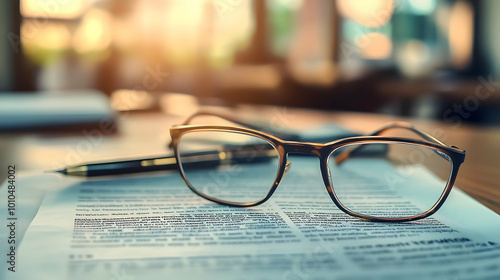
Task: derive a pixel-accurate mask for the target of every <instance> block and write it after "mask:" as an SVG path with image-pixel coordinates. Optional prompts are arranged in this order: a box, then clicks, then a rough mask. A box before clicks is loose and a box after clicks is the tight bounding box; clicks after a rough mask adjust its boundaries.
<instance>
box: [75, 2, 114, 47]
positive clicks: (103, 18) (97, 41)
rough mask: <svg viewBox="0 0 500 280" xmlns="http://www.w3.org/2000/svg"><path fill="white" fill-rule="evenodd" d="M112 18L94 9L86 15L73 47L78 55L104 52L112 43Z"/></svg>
mask: <svg viewBox="0 0 500 280" xmlns="http://www.w3.org/2000/svg"><path fill="white" fill-rule="evenodd" d="M111 20H112V19H111V16H110V14H109V13H108V12H107V11H103V10H97V9H93V10H91V11H89V12H87V13H86V14H85V16H84V17H83V19H82V22H81V24H80V26H79V27H78V29H77V30H76V32H75V36H74V38H73V47H74V49H75V50H76V51H77V52H78V53H87V52H92V51H103V50H105V49H106V48H107V47H108V46H109V44H110V43H111V23H112V21H111Z"/></svg>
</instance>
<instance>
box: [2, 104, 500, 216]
mask: <svg viewBox="0 0 500 280" xmlns="http://www.w3.org/2000/svg"><path fill="white" fill-rule="evenodd" d="M238 112H239V114H241V115H248V116H257V115H258V116H266V120H267V121H269V126H270V127H271V128H272V129H281V128H283V127H285V126H296V127H299V128H300V127H308V126H311V125H313V124H318V123H321V122H333V123H339V124H342V125H343V126H345V127H348V128H350V129H352V130H356V131H360V132H363V133H369V132H371V131H373V130H374V129H376V128H378V127H379V126H381V125H383V124H385V123H387V122H390V121H396V120H403V121H409V122H412V123H415V124H416V125H417V126H418V127H419V128H422V129H424V130H426V131H428V132H430V133H431V134H434V135H435V136H437V137H438V138H440V139H442V140H444V142H446V143H447V144H453V145H456V146H458V147H460V148H462V149H465V150H466V151H467V156H466V160H465V163H464V164H463V165H462V167H461V169H460V173H459V176H458V179H457V182H456V184H455V186H456V187H459V188H460V189H462V190H464V191H465V192H466V193H468V194H469V195H471V196H472V197H474V198H475V199H477V200H479V201H480V202H481V203H483V204H484V205H486V206H487V207H489V208H490V209H492V210H494V211H495V212H496V213H498V214H500V127H495V128H481V127H475V126H469V125H464V124H462V125H460V126H455V127H454V126H452V125H449V124H444V123H439V122H434V121H422V120H411V119H402V118H395V117H390V116H384V115H374V114H362V113H338V112H336V113H331V112H319V111H310V110H299V109H286V108H272V107H268V108H254V107H241V108H239V109H238ZM183 118H184V117H180V116H171V115H165V114H160V113H140V114H139V113H136V114H125V115H119V117H118V120H119V131H120V132H119V133H118V134H113V135H107V136H99V135H98V133H96V131H92V130H88V131H84V130H82V131H78V132H72V133H65V132H55V133H54V132H51V133H47V134H31V133H23V134H16V135H12V134H10V135H5V134H4V135H2V136H1V138H0V152H1V155H2V157H1V160H0V161H1V162H2V166H4V171H2V172H1V173H0V179H1V180H2V181H3V180H4V179H5V178H6V174H7V165H9V164H15V165H16V166H17V167H18V170H19V171H35V172H40V171H42V170H50V169H55V168H60V167H62V166H63V165H70V164H76V163H79V161H81V162H85V161H87V162H88V161H95V160H105V159H109V158H117V157H119V158H124V157H140V156H154V155H160V154H165V153H168V150H167V149H166V147H165V144H166V143H167V141H168V139H169V136H168V128H169V127H170V126H171V125H172V124H176V123H180V122H181V121H182V120H183Z"/></svg>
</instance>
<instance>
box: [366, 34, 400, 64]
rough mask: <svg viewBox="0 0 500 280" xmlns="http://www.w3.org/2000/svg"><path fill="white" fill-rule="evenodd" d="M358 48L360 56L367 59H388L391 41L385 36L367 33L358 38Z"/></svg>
mask: <svg viewBox="0 0 500 280" xmlns="http://www.w3.org/2000/svg"><path fill="white" fill-rule="evenodd" d="M358 42H362V43H358V47H359V49H360V51H361V55H362V56H363V57H364V58H368V59H384V58H388V57H389V56H390V55H391V52H392V41H391V39H390V38H389V37H387V35H384V34H381V33H375V32H374V33H369V34H365V35H363V36H361V38H359V40H358Z"/></svg>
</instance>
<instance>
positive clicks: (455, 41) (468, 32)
mask: <svg viewBox="0 0 500 280" xmlns="http://www.w3.org/2000/svg"><path fill="white" fill-rule="evenodd" d="M473 24H474V15H473V11H472V7H471V6H470V4H468V3H466V2H464V1H459V2H456V3H455V5H454V6H453V8H452V10H451V17H450V31H449V36H450V49H451V61H452V64H453V66H455V67H457V68H465V67H466V66H467V65H468V64H469V62H470V59H471V55H472V41H473V39H474V30H473V28H474V27H473Z"/></svg>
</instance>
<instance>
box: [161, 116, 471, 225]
mask: <svg viewBox="0 0 500 280" xmlns="http://www.w3.org/2000/svg"><path fill="white" fill-rule="evenodd" d="M199 115H211V116H217V117H220V118H222V119H226V120H229V121H231V122H233V123H237V124H241V125H245V124H244V123H242V122H240V121H238V120H236V119H234V118H232V117H230V116H224V115H221V114H214V113H205V112H200V113H197V114H195V115H193V116H191V117H190V118H188V120H187V121H186V122H185V124H183V125H175V126H173V127H171V128H170V136H171V138H172V142H171V143H170V145H169V147H171V148H172V149H173V150H174V155H175V158H176V162H177V165H178V170H179V171H180V174H181V177H182V179H183V180H184V182H185V183H186V185H187V186H188V187H189V188H190V189H191V191H193V192H194V193H196V194H197V195H199V196H201V197H203V198H205V199H207V200H209V201H213V202H215V203H218V204H222V205H228V206H235V207H252V206H257V205H260V204H262V203H264V202H266V201H267V200H268V199H269V198H271V196H272V195H273V193H274V192H275V191H276V189H277V187H278V185H279V183H280V182H281V180H282V179H283V178H284V176H285V175H286V173H287V172H288V170H289V168H290V166H291V162H290V161H288V155H289V154H308V155H315V156H317V157H318V158H319V161H320V170H321V175H322V179H323V183H324V184H325V187H326V189H327V192H328V194H329V196H330V198H331V199H332V200H333V202H334V204H335V205H336V206H337V207H338V208H339V209H340V210H341V211H343V212H344V213H346V214H348V215H351V216H353V217H356V218H359V219H362V220H367V221H372V222H409V221H415V220H419V219H423V218H426V217H429V216H430V215H432V214H434V213H435V212H436V211H437V210H439V208H441V206H442V205H443V203H444V202H445V200H446V198H447V197H448V195H449V193H450V191H451V189H452V188H453V185H454V184H455V180H456V178H457V175H458V170H459V168H460V166H461V164H462V163H463V162H464V160H465V150H463V149H460V148H458V147H456V146H453V145H451V146H448V145H446V144H444V143H443V142H442V141H440V140H438V139H437V138H435V137H434V136H432V135H430V134H428V133H427V132H424V131H422V130H419V129H417V128H416V127H415V126H413V125H412V124H410V123H406V122H393V123H389V124H387V125H385V126H383V127H381V128H380V129H378V130H376V131H374V132H373V133H371V134H370V135H367V136H355V137H347V138H343V139H338V140H335V141H332V142H328V143H324V144H322V143H311V142H299V141H288V140H283V139H280V138H278V137H276V136H273V135H271V134H268V133H265V132H262V131H258V130H255V129H252V128H244V127H237V126H226V125H188V123H189V122H190V121H191V120H192V119H193V118H194V117H196V116H199ZM245 126H246V125H245ZM395 128H398V129H406V130H410V131H412V132H414V133H416V134H418V135H419V136H421V137H422V138H424V139H425V140H427V141H422V140H417V139H411V138H404V137H392V136H391V137H385V136H379V135H380V134H382V133H383V132H385V131H387V130H390V129H395ZM195 131H221V132H224V131H225V132H233V133H240V134H246V135H249V136H254V137H258V138H260V139H263V140H265V141H267V142H268V143H270V144H271V145H272V146H273V147H274V148H275V149H276V151H277V152H278V155H279V160H280V163H279V165H278V172H277V174H276V177H275V180H274V183H273V185H272V186H271V188H270V190H269V192H268V193H267V195H266V196H265V197H264V198H262V199H260V200H258V201H254V202H249V203H238V202H230V201H226V200H222V199H218V198H215V197H211V196H208V195H206V194H204V193H202V192H200V191H198V190H197V189H196V188H195V187H193V186H192V185H191V183H190V182H189V180H188V179H187V177H186V174H185V171H184V168H183V166H182V162H181V160H180V158H181V156H180V153H179V149H178V146H179V142H180V140H181V137H182V135H184V134H186V133H189V132H195ZM369 143H377V144H391V143H403V144H413V145H417V146H423V147H427V148H432V149H434V150H437V151H439V152H442V153H444V154H446V155H448V156H449V158H450V159H451V171H450V175H449V178H448V180H447V182H446V186H445V188H444V191H443V192H442V194H441V196H440V197H439V199H438V201H437V202H436V203H435V204H434V205H433V206H432V207H431V209H429V210H427V211H425V212H423V213H421V214H418V215H413V216H409V217H401V218H385V217H375V216H370V215H367V214H361V213H357V212H354V211H352V210H350V209H349V208H347V207H345V206H344V205H343V204H342V203H341V202H340V200H339V199H338V198H337V196H336V194H335V190H334V188H333V181H332V179H331V174H330V171H329V169H330V168H329V166H328V163H329V159H330V156H331V155H332V153H333V152H334V151H335V150H337V149H339V148H341V147H343V146H346V145H351V144H369ZM340 155H342V154H340ZM337 156H339V155H337ZM345 156H346V155H345V154H344V156H343V157H342V156H341V158H340V161H343V160H344V159H345ZM337 163H339V162H337Z"/></svg>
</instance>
